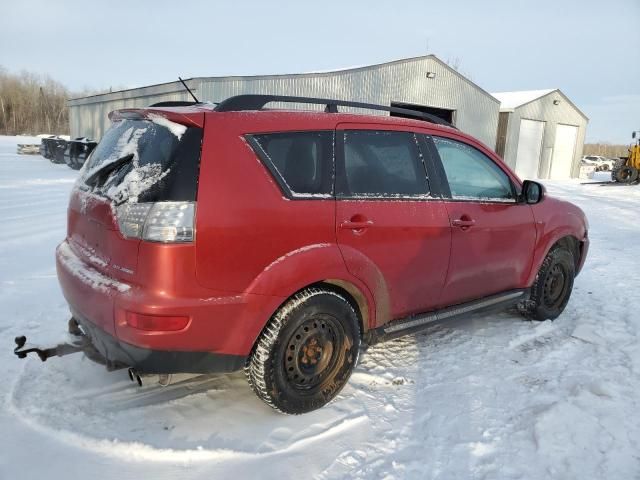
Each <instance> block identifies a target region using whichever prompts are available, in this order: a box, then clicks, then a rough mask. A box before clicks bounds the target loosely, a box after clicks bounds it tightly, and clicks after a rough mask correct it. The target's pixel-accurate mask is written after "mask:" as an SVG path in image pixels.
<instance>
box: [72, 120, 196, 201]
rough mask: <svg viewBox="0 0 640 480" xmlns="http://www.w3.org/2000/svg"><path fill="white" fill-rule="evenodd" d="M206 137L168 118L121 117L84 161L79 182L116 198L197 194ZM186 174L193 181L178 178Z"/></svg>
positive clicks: (112, 198)
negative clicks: (133, 118) (201, 146)
mask: <svg viewBox="0 0 640 480" xmlns="http://www.w3.org/2000/svg"><path fill="white" fill-rule="evenodd" d="M201 140H202V130H201V129H199V128H187V127H185V126H183V125H179V124H175V123H173V122H170V121H169V120H166V119H164V118H163V119H162V121H156V120H155V119H151V120H120V121H117V122H115V123H114V124H113V125H112V127H111V128H110V129H109V130H108V131H107V132H106V133H105V135H104V137H103V138H102V140H101V141H100V143H99V144H98V146H97V147H96V148H95V150H94V151H93V152H92V154H91V156H90V157H89V159H88V160H87V162H86V163H85V166H84V167H83V169H82V171H81V174H80V178H79V180H78V185H77V186H78V187H79V188H81V189H83V190H85V191H90V192H91V193H95V194H97V195H100V196H103V197H107V198H109V199H110V200H112V201H113V202H114V203H116V204H121V203H125V202H137V201H142V199H141V197H145V201H158V200H195V195H196V189H197V173H198V167H199V157H200V143H201ZM194 164H195V165H194ZM174 170H175V171H174ZM180 172H182V175H178V174H179V173H180ZM185 174H186V175H189V176H191V177H193V178H192V179H191V180H192V181H190V179H188V178H186V179H185V178H183V179H180V178H178V177H180V176H184V175H185ZM172 179H174V181H171V180H172ZM185 182H186V183H187V185H185ZM176 187H177V189H178V190H179V191H178V192H177V195H178V197H186V198H176V192H175V190H176ZM163 193H164V194H163ZM149 196H152V197H154V198H153V199H150V198H147V197H149Z"/></svg>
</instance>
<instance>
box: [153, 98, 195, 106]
mask: <svg viewBox="0 0 640 480" xmlns="http://www.w3.org/2000/svg"><path fill="white" fill-rule="evenodd" d="M199 103H200V102H190V101H187V100H170V101H168V102H158V103H154V104H152V105H149V107H190V106H191V105H198V104H199Z"/></svg>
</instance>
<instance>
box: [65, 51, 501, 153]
mask: <svg viewBox="0 0 640 480" xmlns="http://www.w3.org/2000/svg"><path fill="white" fill-rule="evenodd" d="M427 72H433V73H435V78H427V75H426V74H427ZM188 83H189V87H190V88H192V89H194V90H195V91H196V92H197V93H196V95H197V96H198V98H199V99H200V100H201V101H212V102H218V101H220V100H224V99H225V98H228V97H230V96H233V95H239V94H243V93H272V94H282V95H299V96H314V97H328V98H337V99H344V100H354V101H363V102H369V103H378V104H382V105H390V103H391V102H392V101H393V102H403V103H413V104H417V105H426V106H430V107H438V108H446V109H451V110H455V111H456V113H455V117H454V118H455V123H456V126H457V127H458V128H459V129H460V130H462V131H463V132H467V133H470V134H471V135H473V136H475V137H476V138H478V139H479V140H481V141H483V142H484V143H485V144H487V145H488V146H490V147H493V146H494V145H495V139H496V131H497V127H498V111H499V102H498V101H497V100H496V99H495V98H493V97H492V96H491V95H490V94H488V93H487V92H485V91H484V90H482V89H481V88H479V87H478V86H477V85H475V84H473V83H472V82H471V81H469V80H468V79H466V78H465V77H464V76H462V75H461V74H459V73H458V72H456V71H454V70H453V69H451V68H450V67H448V66H447V65H446V64H444V63H443V62H441V61H440V60H438V59H437V58H435V57H433V56H426V57H418V58H412V59H406V60H398V61H395V62H390V63H385V64H381V65H372V66H368V67H363V68H357V69H350V70H342V71H336V72H327V73H309V74H299V75H274V76H257V77H220V78H201V79H199V78H196V79H191V80H190V81H189V82H188ZM174 87H175V88H174ZM181 88H182V87H181V86H180V84H179V83H178V82H173V83H169V84H162V85H157V86H151V87H144V88H141V89H134V90H127V91H124V92H114V93H110V94H105V95H99V96H96V97H88V98H84V99H75V100H71V101H70V102H69V106H70V122H71V135H72V136H89V137H92V138H96V139H99V138H100V137H101V136H102V134H103V133H104V130H105V128H106V127H108V120H107V119H106V115H107V114H108V112H109V111H111V110H114V109H116V108H125V107H140V106H147V105H150V104H152V103H155V102H159V101H165V100H188V99H189V98H188V95H187V94H186V92H183V91H182V92H181V90H180V89H181ZM289 108H290V107H289ZM305 108H307V109H308V108H309V106H305ZM368 113H373V112H368Z"/></svg>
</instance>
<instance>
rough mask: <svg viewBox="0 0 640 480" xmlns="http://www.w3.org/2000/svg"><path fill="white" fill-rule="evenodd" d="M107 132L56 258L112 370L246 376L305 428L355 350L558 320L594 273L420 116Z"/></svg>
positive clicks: (581, 243) (233, 111)
mask: <svg viewBox="0 0 640 480" xmlns="http://www.w3.org/2000/svg"><path fill="white" fill-rule="evenodd" d="M270 102H280V103H282V102H292V103H296V104H302V103H309V104H323V105H326V109H325V111H324V112H320V111H301V110H298V111H295V110H291V111H284V110H266V109H264V108H263V107H264V106H265V105H266V104H268V103H270ZM339 106H340V107H343V106H344V107H351V108H354V107H356V108H367V109H375V110H387V111H390V112H391V114H392V115H400V116H404V117H407V116H409V117H415V118H417V119H411V118H401V117H400V116H379V115H377V116H373V115H362V114H359V115H355V114H347V113H338V107H339ZM110 117H111V120H112V122H113V125H112V127H111V128H110V129H109V130H108V131H107V132H106V134H105V135H104V138H103V139H102V141H101V142H100V144H99V145H98V146H97V148H96V149H95V150H94V152H93V153H92V155H91V157H90V158H89V159H88V160H87V163H86V165H85V167H84V168H83V170H82V172H81V174H80V178H79V180H78V182H77V184H76V186H75V188H74V190H73V193H72V196H71V199H70V203H69V212H68V214H69V217H68V233H67V238H66V240H65V241H64V242H63V243H62V244H61V245H60V246H59V247H58V249H57V269H58V277H59V280H60V284H61V286H62V290H63V292H64V296H65V298H66V299H67V301H68V303H69V306H70V308H71V311H72V314H73V318H74V319H75V321H76V322H77V324H79V325H80V328H81V330H82V332H83V334H84V335H86V337H87V338H88V339H89V340H90V342H91V344H92V346H93V347H94V348H95V350H97V352H99V354H100V356H101V357H102V359H103V360H104V362H105V363H106V364H107V366H108V367H110V368H118V367H131V368H134V369H135V370H136V371H137V372H140V373H145V374H146V373H159V374H168V373H177V372H188V373H205V372H231V371H235V370H240V369H243V368H244V369H245V372H246V374H247V377H248V380H249V383H250V384H251V386H252V387H253V390H254V391H255V392H256V394H257V395H258V397H260V398H261V399H262V400H264V401H265V402H266V403H268V404H269V405H271V406H272V407H274V408H276V409H277V410H279V411H282V412H286V413H303V412H307V411H310V410H313V409H316V408H318V407H321V406H322V405H324V404H326V403H327V402H329V401H330V400H331V399H332V398H333V397H334V396H335V395H336V394H337V393H338V392H339V391H340V389H341V388H342V387H343V386H344V385H345V383H346V382H347V380H348V378H349V375H350V374H351V372H352V370H353V368H354V366H355V365H356V362H357V360H358V354H359V350H360V346H361V344H371V343H374V342H377V341H380V340H385V339H389V338H393V337H396V336H400V335H404V334H408V333H413V332H416V331H417V330H419V329H420V328H423V327H425V326H426V325H429V324H431V323H432V322H435V321H440V320H443V319H447V318H451V317H454V316H459V315H465V314H469V313H471V312H475V311H479V310H484V309H488V308H505V307H508V306H514V305H517V306H518V308H519V309H520V311H521V312H522V313H523V314H524V315H526V316H527V317H529V318H531V319H536V320H544V319H553V318H555V317H557V316H558V315H559V314H560V313H561V312H562V311H563V309H564V308H565V306H566V304H567V302H568V300H569V296H570V294H571V289H572V286H573V280H574V277H575V275H576V274H577V273H578V272H579V271H580V269H581V267H582V265H583V263H584V260H585V257H586V254H587V250H588V245H589V240H588V237H587V228H588V226H587V221H586V218H585V216H584V214H583V212H582V211H581V210H580V209H579V208H577V207H576V206H574V205H572V204H570V203H567V202H563V201H560V200H556V199H553V198H550V197H548V196H547V195H546V194H545V190H544V188H543V187H542V186H541V185H540V184H538V183H535V182H529V181H525V182H524V183H523V182H521V181H520V180H519V179H518V178H517V177H516V175H515V174H514V173H513V172H512V171H511V170H510V169H509V168H508V167H507V166H506V165H505V164H504V163H503V162H502V161H501V160H500V158H498V156H497V155H496V154H495V153H494V152H493V151H491V150H490V149H488V148H487V147H486V146H484V145H483V144H482V143H480V142H478V141H477V140H475V139H474V138H472V137H470V136H469V135H465V134H463V133H461V132H460V131H458V130H456V129H455V128H453V127H450V126H446V125H443V123H445V122H443V121H441V120H439V119H438V118H436V117H432V116H430V115H428V114H424V113H420V112H415V111H411V110H407V109H404V108H395V107H391V108H389V107H381V106H376V105H368V104H359V103H354V102H343V101H336V100H324V99H310V98H298V97H276V96H265V95H242V96H238V97H232V98H230V99H227V100H225V101H224V102H222V103H220V104H218V105H217V106H213V105H205V104H193V105H189V106H176V105H175V103H169V104H157V105H155V106H153V107H149V108H144V109H127V110H119V111H116V112H113V113H112V114H111V116H110ZM425 120H426V121H425Z"/></svg>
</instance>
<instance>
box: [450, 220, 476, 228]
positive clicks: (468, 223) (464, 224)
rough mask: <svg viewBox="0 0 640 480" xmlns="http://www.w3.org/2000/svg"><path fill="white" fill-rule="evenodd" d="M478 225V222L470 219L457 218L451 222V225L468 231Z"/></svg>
mask: <svg viewBox="0 0 640 480" xmlns="http://www.w3.org/2000/svg"><path fill="white" fill-rule="evenodd" d="M475 224H476V221H475V220H474V219H472V218H469V217H462V218H457V219H455V220H452V221H451V225H453V226H454V227H460V228H462V229H465V230H466V229H467V228H469V227H473V226H474V225H475Z"/></svg>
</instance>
